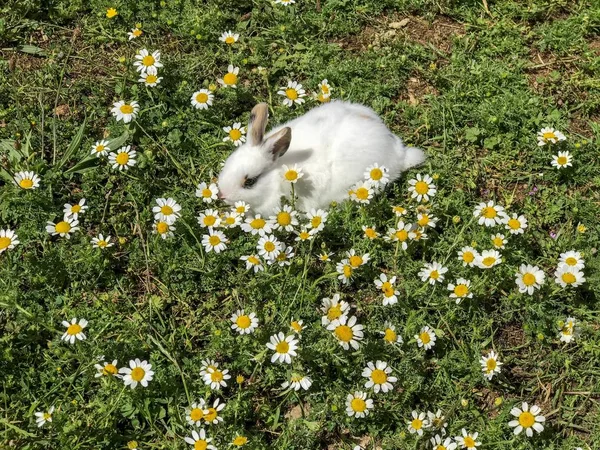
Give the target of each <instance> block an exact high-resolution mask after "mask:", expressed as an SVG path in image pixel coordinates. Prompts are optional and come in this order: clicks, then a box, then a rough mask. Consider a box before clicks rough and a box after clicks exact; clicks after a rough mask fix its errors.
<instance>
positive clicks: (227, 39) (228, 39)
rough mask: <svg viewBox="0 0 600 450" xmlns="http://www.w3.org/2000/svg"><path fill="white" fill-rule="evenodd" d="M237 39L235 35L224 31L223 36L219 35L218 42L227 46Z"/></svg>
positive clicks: (237, 35)
mask: <svg viewBox="0 0 600 450" xmlns="http://www.w3.org/2000/svg"><path fill="white" fill-rule="evenodd" d="M239 38H240V35H239V34H237V33H232V32H231V31H224V32H223V34H221V37H220V38H219V40H220V41H221V42H225V43H226V44H227V45H233V44H235V43H236V42H237V41H238V39H239Z"/></svg>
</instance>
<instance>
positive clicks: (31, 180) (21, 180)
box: [14, 171, 40, 189]
mask: <svg viewBox="0 0 600 450" xmlns="http://www.w3.org/2000/svg"><path fill="white" fill-rule="evenodd" d="M14 180H15V184H16V185H17V186H19V187H20V188H21V189H36V188H38V187H40V177H39V176H38V175H37V174H36V173H35V172H27V171H24V172H17V173H15V178H14Z"/></svg>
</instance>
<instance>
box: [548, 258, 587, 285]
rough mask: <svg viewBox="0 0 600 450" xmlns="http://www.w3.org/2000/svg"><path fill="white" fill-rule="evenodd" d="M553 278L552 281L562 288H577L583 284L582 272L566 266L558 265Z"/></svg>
mask: <svg viewBox="0 0 600 450" xmlns="http://www.w3.org/2000/svg"><path fill="white" fill-rule="evenodd" d="M554 276H555V279H554V281H556V283H557V284H560V286H561V287H563V288H564V287H567V286H572V287H577V286H580V285H582V284H583V283H585V277H584V276H583V272H582V271H580V270H579V269H577V268H576V267H573V266H569V265H568V264H559V266H558V268H557V269H556V271H555V272H554Z"/></svg>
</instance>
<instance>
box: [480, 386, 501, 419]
mask: <svg viewBox="0 0 600 450" xmlns="http://www.w3.org/2000/svg"><path fill="white" fill-rule="evenodd" d="M473 396H474V397H475V402H476V403H477V405H478V407H479V409H483V410H485V411H487V413H488V417H489V418H490V419H495V418H496V417H498V414H499V413H500V411H499V409H498V406H496V399H498V398H500V397H502V396H501V395H500V394H499V393H497V392H495V391H492V390H490V389H488V388H483V389H473Z"/></svg>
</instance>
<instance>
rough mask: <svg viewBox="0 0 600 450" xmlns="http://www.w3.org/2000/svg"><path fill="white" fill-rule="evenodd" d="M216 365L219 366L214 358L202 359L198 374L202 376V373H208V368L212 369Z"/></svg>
mask: <svg viewBox="0 0 600 450" xmlns="http://www.w3.org/2000/svg"><path fill="white" fill-rule="evenodd" d="M217 367H219V363H218V362H216V361H215V360H214V359H203V360H202V363H201V366H200V376H201V377H204V375H206V374H207V373H208V370H209V369H211V370H213V369H216V368H217Z"/></svg>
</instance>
